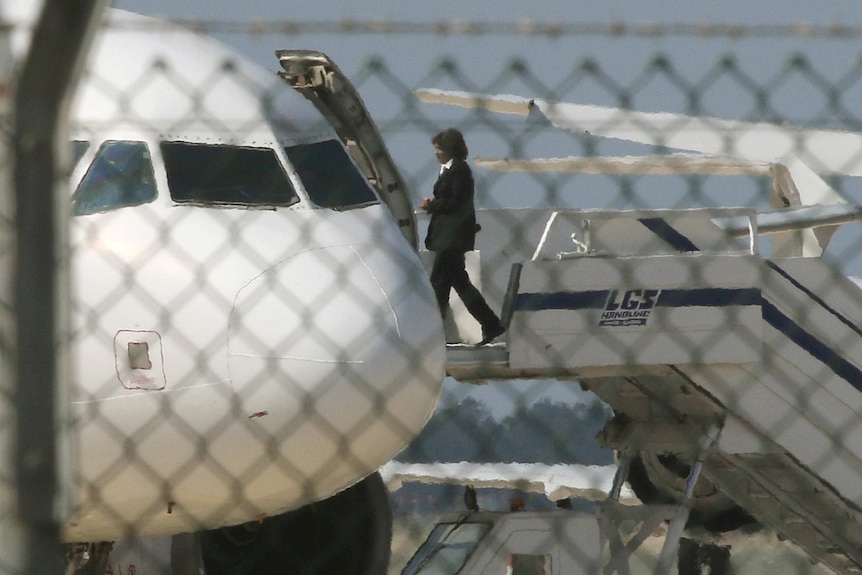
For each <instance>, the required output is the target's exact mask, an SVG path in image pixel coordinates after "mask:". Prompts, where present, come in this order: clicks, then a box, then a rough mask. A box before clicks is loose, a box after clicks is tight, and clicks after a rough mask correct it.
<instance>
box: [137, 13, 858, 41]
mask: <svg viewBox="0 0 862 575" xmlns="http://www.w3.org/2000/svg"><path fill="white" fill-rule="evenodd" d="M171 21H173V22H174V23H177V24H179V25H181V26H184V27H186V28H190V29H193V30H196V31H199V32H204V33H209V34H213V33H230V34H248V35H253V36H255V35H268V34H289V35H301V34H357V35H362V34H372V35H373V34H386V35H388V34H392V35H396V34H407V35H435V36H526V37H547V38H562V37H577V36H604V37H628V38H631V37H643V38H659V37H697V38H717V39H722V38H724V39H763V38H796V39H812V40H813V39H830V40H852V39H858V38H860V37H862V25H860V26H854V25H848V24H845V23H841V22H833V23H828V24H818V23H812V22H797V23H789V24H740V23H732V22H694V23H684V22H677V23H657V22H623V21H611V22H539V21H535V20H530V19H524V20H516V21H510V22H484V21H475V20H472V21H471V20H436V21H429V22H410V21H399V20H355V19H350V18H345V19H339V20H316V21H315V20H268V21H262V20H255V21H249V22H235V21H226V20H201V19H178V18H172V19H171ZM123 25H129V26H134V27H135V28H140V27H148V25H147V24H141V23H139V22H135V23H134V24H125V23H124V24H123ZM152 26H153V27H158V26H159V24H158V23H155V22H154V23H153V24H152Z"/></svg>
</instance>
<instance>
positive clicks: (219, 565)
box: [201, 473, 392, 575]
mask: <svg viewBox="0 0 862 575" xmlns="http://www.w3.org/2000/svg"><path fill="white" fill-rule="evenodd" d="M391 539H392V513H391V509H390V506H389V493H388V491H387V490H386V486H385V485H384V484H383V480H382V479H381V478H380V475H379V474H376V473H375V474H373V475H371V476H369V477H367V478H366V479H364V480H363V481H361V482H359V483H358V484H356V485H354V486H353V487H351V488H349V489H347V490H345V491H342V492H341V493H338V494H337V495H334V496H333V497H330V498H329V499H325V500H323V501H320V502H317V503H313V504H311V505H307V506H305V507H302V508H300V509H297V510H296V511H291V512H289V513H285V514H283V515H278V516H275V517H268V518H266V519H264V520H263V521H262V522H253V523H246V524H243V525H237V526H233V527H226V528H222V529H215V530H212V531H206V532H203V533H202V534H201V552H202V556H203V563H204V569H205V570H206V573H207V575H252V574H253V575H270V574H271V575H276V574H279V575H283V574H284V573H290V574H292V575H294V574H296V575H298V574H302V575H318V574H331V573H338V574H339V575H385V573H386V570H387V568H388V566H389V550H390V544H391Z"/></svg>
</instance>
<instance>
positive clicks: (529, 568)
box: [509, 554, 551, 575]
mask: <svg viewBox="0 0 862 575" xmlns="http://www.w3.org/2000/svg"><path fill="white" fill-rule="evenodd" d="M509 565H511V567H512V575H548V574H549V573H551V556H550V555H523V554H515V555H512V556H510V557H509Z"/></svg>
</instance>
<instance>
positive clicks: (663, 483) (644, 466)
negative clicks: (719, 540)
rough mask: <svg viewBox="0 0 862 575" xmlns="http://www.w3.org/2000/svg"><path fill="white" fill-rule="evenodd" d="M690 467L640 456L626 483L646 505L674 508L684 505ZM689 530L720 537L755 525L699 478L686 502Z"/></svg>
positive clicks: (676, 459) (670, 456) (647, 454)
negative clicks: (680, 503)
mask: <svg viewBox="0 0 862 575" xmlns="http://www.w3.org/2000/svg"><path fill="white" fill-rule="evenodd" d="M691 468H692V463H691V462H688V461H685V460H683V459H682V458H681V457H680V456H678V455H673V454H666V455H664V454H657V453H651V452H641V453H639V454H638V455H636V456H635V457H634V458H632V461H631V465H630V467H629V470H628V482H629V485H630V486H631V488H632V491H634V492H635V495H637V497H638V499H640V500H641V501H642V502H643V503H646V504H653V503H655V504H661V505H665V504H673V503H679V502H681V501H683V499H684V497H683V494H684V491H685V485H686V480H687V477H688V476H689V474H690V473H691ZM689 505H690V509H691V512H690V513H689V519H688V524H687V526H688V527H703V528H704V529H706V530H707V531H711V532H714V533H722V532H726V531H733V530H735V529H739V528H740V527H743V526H746V525H750V524H752V523H754V522H755V520H754V518H753V517H751V515H749V514H748V513H746V512H745V510H744V509H742V508H741V507H739V506H738V505H737V504H736V503H734V501H733V500H732V499H730V498H729V497H727V496H726V495H724V494H723V493H722V492H721V491H719V490H718V489H717V488H716V487H715V485H713V484H712V482H710V481H709V480H708V479H707V478H705V477H702V476H701V477H700V478H699V479H698V482H697V485H696V486H695V488H694V490H693V491H692V494H691V498H690V499H689Z"/></svg>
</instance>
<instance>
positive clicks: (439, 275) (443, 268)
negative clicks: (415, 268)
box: [431, 250, 500, 332]
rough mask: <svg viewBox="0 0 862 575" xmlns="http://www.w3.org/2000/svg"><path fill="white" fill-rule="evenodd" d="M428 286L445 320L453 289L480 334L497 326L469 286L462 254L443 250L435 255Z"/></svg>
mask: <svg viewBox="0 0 862 575" xmlns="http://www.w3.org/2000/svg"><path fill="white" fill-rule="evenodd" d="M431 286H432V287H433V288H434V294H435V295H436V296H437V305H439V306H440V313H441V314H442V315H443V317H444V318H445V317H446V310H447V309H449V292H450V290H452V289H454V290H455V292H456V293H457V294H458V297H460V298H461V301H463V302H464V305H465V306H466V307H467V311H469V312H470V314H471V315H472V316H473V317H475V318H476V321H478V322H479V324H480V325H481V326H482V330H483V332H484V331H491V330H493V329H494V328H496V327H498V326H499V325H500V318H498V317H497V314H495V313H494V312H493V310H491V308H490V307H489V306H488V304H487V303H486V302H485V298H483V297H482V294H481V293H479V290H477V289H476V287H475V286H474V285H473V284H472V283H470V277H469V276H468V275H467V269H466V267H465V264H464V252H460V251H457V250H444V251H442V252H435V255H434V266H433V267H432V268H431Z"/></svg>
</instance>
